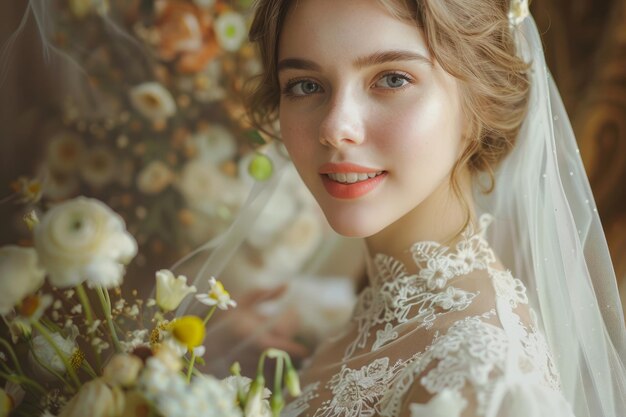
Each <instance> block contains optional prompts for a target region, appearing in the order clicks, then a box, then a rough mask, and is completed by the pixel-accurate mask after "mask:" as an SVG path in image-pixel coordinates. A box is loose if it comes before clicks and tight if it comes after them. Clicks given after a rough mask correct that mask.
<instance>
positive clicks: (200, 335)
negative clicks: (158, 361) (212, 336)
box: [170, 316, 204, 350]
mask: <svg viewBox="0 0 626 417" xmlns="http://www.w3.org/2000/svg"><path fill="white" fill-rule="evenodd" d="M170 331H171V332H172V336H174V338H175V339H176V340H177V341H178V342H180V343H181V344H183V345H185V346H187V348H188V349H189V350H192V349H193V348H196V347H198V346H200V345H201V344H202V341H203V340H204V323H202V319H201V318H200V317H197V316H183V317H181V318H179V319H176V320H175V321H173V322H172V324H171V326H170Z"/></svg>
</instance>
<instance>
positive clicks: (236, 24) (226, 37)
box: [214, 12, 248, 52]
mask: <svg viewBox="0 0 626 417" xmlns="http://www.w3.org/2000/svg"><path fill="white" fill-rule="evenodd" d="M214 27H215V35H216V37H217V42H218V43H219V45H220V46H221V47H222V48H223V49H225V50H226V51H230V52H234V51H236V50H238V49H239V47H240V46H241V44H242V43H243V41H244V40H245V39H246V36H247V33H248V31H247V30H246V21H245V20H244V18H243V16H242V15H241V14H239V13H236V12H225V13H222V14H221V15H220V16H219V17H218V18H217V19H216V20H215V26H214Z"/></svg>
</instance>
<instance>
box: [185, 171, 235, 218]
mask: <svg viewBox="0 0 626 417" xmlns="http://www.w3.org/2000/svg"><path fill="white" fill-rule="evenodd" d="M178 187H179V189H180V191H181V193H182V194H183V196H184V197H185V200H187V203H188V204H189V205H190V206H191V207H192V208H194V209H197V210H199V211H202V212H204V213H206V214H210V215H214V214H216V210H217V207H218V206H219V205H220V204H221V205H225V206H227V207H229V208H234V209H236V208H238V207H239V206H240V205H241V204H242V203H243V201H244V200H245V198H246V190H245V188H244V187H243V185H242V184H241V183H240V182H239V181H237V180H236V179H234V178H231V177H228V176H226V175H224V174H223V173H222V172H221V171H220V170H219V169H217V168H216V167H215V166H214V165H212V164H210V163H207V162H204V161H200V160H198V159H195V160H193V161H191V162H189V163H187V164H186V165H185V167H184V168H183V171H182V173H181V176H180V182H179V184H178Z"/></svg>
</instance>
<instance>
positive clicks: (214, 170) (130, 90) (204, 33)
mask: <svg viewBox="0 0 626 417" xmlns="http://www.w3.org/2000/svg"><path fill="white" fill-rule="evenodd" d="M44 3H45V2H44ZM250 3H251V1H249V0H239V1H224V0H193V1H192V0H156V1H139V0H132V1H121V0H112V1H96V0H64V1H58V0H57V1H52V2H48V3H47V4H46V9H45V13H46V14H47V15H48V16H50V20H51V21H52V23H50V24H49V25H48V26H46V27H45V28H44V31H46V32H47V33H44V35H45V36H46V37H47V39H48V40H50V47H49V51H48V52H49V53H50V54H51V55H52V56H53V62H55V61H59V62H62V63H64V64H65V66H63V67H61V69H60V70H58V73H55V72H54V71H55V68H54V66H51V68H49V69H48V71H49V72H50V73H51V74H55V77H58V82H59V83H60V84H61V85H62V86H63V87H62V88H61V89H60V90H61V93H60V94H59V95H58V98H57V99H56V101H55V102H54V103H53V105H52V106H48V107H47V108H46V111H45V117H42V116H41V114H39V116H38V117H39V119H38V120H37V123H36V124H37V125H38V126H40V127H39V128H38V130H37V131H36V135H38V136H39V137H40V139H39V140H40V143H42V144H43V146H42V150H43V151H42V152H40V157H39V158H37V160H38V163H37V166H36V169H35V170H34V172H32V173H29V174H28V175H26V176H25V177H23V178H20V179H19V180H17V181H13V185H12V188H13V191H14V192H16V194H14V195H13V198H14V199H21V200H22V201H24V200H29V201H26V203H27V204H25V205H24V209H23V210H22V211H21V212H20V214H23V213H24V212H27V211H28V210H29V209H30V208H31V207H30V206H31V205H32V204H36V205H37V206H38V207H42V208H43V207H46V206H49V205H50V204H53V203H56V202H60V201H63V200H66V199H68V198H71V197H74V196H76V195H87V196H93V197H97V198H99V199H101V200H103V201H104V202H105V203H107V204H108V205H109V206H110V207H111V208H113V209H114V210H115V211H116V212H118V213H120V214H121V215H122V216H123V218H124V219H125V220H126V222H127V223H128V229H129V231H130V232H131V233H132V234H133V235H134V236H135V237H136V238H137V240H138V243H139V246H140V251H139V255H138V258H137V260H136V261H135V262H134V265H133V266H131V267H135V268H139V269H140V268H141V267H142V266H145V267H150V268H148V269H147V270H148V271H150V273H151V271H152V270H153V269H154V268H155V267H166V266H169V265H171V264H172V263H173V262H174V261H175V260H176V259H178V258H180V257H181V256H182V255H183V254H185V253H188V252H189V251H190V250H191V249H192V248H195V247H197V246H198V245H200V244H201V243H204V242H206V241H207V240H209V239H211V238H213V237H215V236H216V235H218V234H220V233H221V232H223V231H224V230H226V228H227V227H228V226H229V224H230V223H231V221H232V220H233V218H234V216H235V215H236V214H237V212H238V209H239V208H240V207H241V206H242V204H243V203H244V201H245V199H246V197H247V194H248V192H249V190H250V188H251V187H252V185H253V184H254V182H255V181H256V179H255V178H254V176H255V175H263V173H260V174H259V173H254V172H252V174H251V173H250V170H249V168H250V163H251V161H253V160H254V159H255V158H257V157H258V153H257V151H258V150H259V148H262V145H263V143H264V142H266V141H267V140H268V139H269V138H267V137H265V138H263V137H261V135H260V134H259V133H257V131H255V130H254V129H252V128H251V126H250V125H249V124H248V122H247V120H246V117H245V114H244V109H243V106H242V100H241V97H242V92H243V90H244V87H245V85H246V81H247V80H250V79H251V78H252V77H253V75H254V74H256V73H258V72H259V70H260V64H259V60H258V59H257V56H256V53H255V50H254V48H253V47H252V45H250V44H249V43H248V42H247V30H248V25H249V23H250V19H251V14H250ZM57 74H58V75H57ZM28 187H31V188H33V187H40V188H41V189H40V190H37V191H36V192H31V191H28ZM276 194H277V195H276V196H275V197H274V198H273V200H272V201H271V202H270V207H268V208H267V209H266V210H265V212H264V213H263V216H262V219H261V220H260V221H259V222H257V226H256V227H255V229H254V230H253V231H252V233H251V234H250V237H249V238H248V239H247V241H246V242H245V243H244V249H245V253H246V254H247V255H246V256H245V257H243V258H241V259H239V260H238V261H237V262H234V263H233V264H235V265H236V268H237V270H238V271H240V273H242V274H243V273H248V274H249V273H257V275H256V276H257V277H258V282H259V283H260V284H261V285H266V286H267V285H270V284H271V283H272V281H277V280H278V281H279V280H280V277H281V276H285V274H289V273H293V272H294V271H296V270H298V268H300V267H301V266H302V264H303V263H304V262H305V261H306V260H307V259H308V258H309V257H310V256H311V255H312V254H313V253H314V252H315V249H316V247H317V246H318V245H319V243H320V240H321V238H322V236H323V234H324V233H326V232H327V226H326V224H325V221H324V220H323V218H322V216H321V215H320V213H319V211H318V209H317V208H316V205H315V202H314V201H313V199H312V198H311V197H310V196H309V194H308V192H306V191H305V190H304V187H303V186H302V185H301V183H300V181H299V180H298V178H297V175H296V174H295V172H289V173H288V174H287V175H285V179H284V181H283V182H282V183H281V185H280V187H279V188H278V190H277V193H276ZM13 223H14V224H13V227H14V228H15V229H16V230H21V235H22V236H27V231H26V230H25V228H24V226H23V224H22V222H21V215H16V216H15V217H14V219H13ZM155 264H156V265H155ZM265 278H266V280H265V281H264V279H265Z"/></svg>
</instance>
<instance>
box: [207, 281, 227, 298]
mask: <svg viewBox="0 0 626 417" xmlns="http://www.w3.org/2000/svg"><path fill="white" fill-rule="evenodd" d="M220 296H222V297H228V296H230V294H229V293H228V291H226V290H225V289H224V285H223V284H222V283H221V282H220V281H217V282H216V283H215V288H213V290H212V291H211V293H210V294H209V297H211V298H212V299H214V300H215V301H219V299H220Z"/></svg>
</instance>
